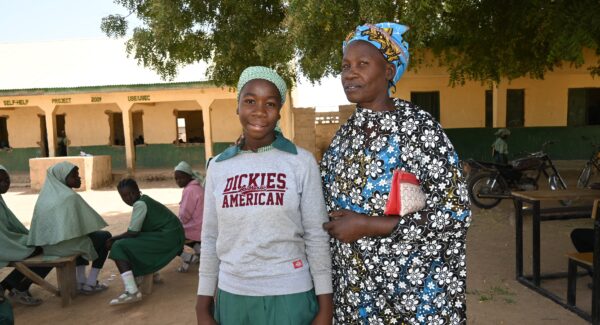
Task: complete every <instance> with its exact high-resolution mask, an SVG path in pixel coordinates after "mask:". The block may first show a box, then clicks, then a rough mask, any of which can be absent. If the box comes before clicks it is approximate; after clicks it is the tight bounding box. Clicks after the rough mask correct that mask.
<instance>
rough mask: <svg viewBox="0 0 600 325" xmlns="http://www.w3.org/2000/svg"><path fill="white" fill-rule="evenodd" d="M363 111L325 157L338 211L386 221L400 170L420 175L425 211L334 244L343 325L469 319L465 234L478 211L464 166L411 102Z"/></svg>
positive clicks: (331, 199)
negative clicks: (383, 233) (384, 230)
mask: <svg viewBox="0 0 600 325" xmlns="http://www.w3.org/2000/svg"><path fill="white" fill-rule="evenodd" d="M395 105H396V109H395V110H394V111H386V112H376V111H372V110H369V109H365V108H360V107H358V108H357V109H356V111H355V112H354V114H353V115H352V116H351V117H350V119H349V120H348V122H347V123H346V124H344V125H343V126H342V127H341V128H340V129H339V131H338V132H337V134H336V135H335V137H334V138H333V141H332V143H331V145H330V146H329V149H328V150H327V151H326V152H325V154H324V156H323V160H322V161H321V175H322V178H323V186H324V191H325V199H326V203H327V208H328V210H329V211H330V212H331V211H335V210H339V209H348V210H352V211H355V212H358V213H363V214H366V215H370V216H382V215H384V213H383V211H384V209H385V204H386V202H387V199H388V193H389V192H390V183H391V179H392V174H393V171H394V170H395V169H398V168H399V169H402V170H404V171H407V172H410V173H413V174H415V175H416V176H417V178H418V179H419V181H420V183H421V187H422V189H423V191H424V192H425V194H426V196H427V206H426V207H425V209H423V210H421V211H419V212H417V213H413V214H409V215H406V216H404V217H402V218H401V219H400V222H399V223H398V225H397V226H396V228H395V229H394V230H393V231H392V233H391V234H390V236H388V237H374V238H371V237H364V238H362V239H360V240H358V241H356V242H354V243H351V244H344V243H342V242H340V241H338V240H335V239H332V252H333V272H334V273H333V276H334V291H335V292H334V303H335V309H334V316H335V319H336V321H337V324H464V323H466V305H465V304H466V300H465V286H466V276H467V270H466V259H465V238H466V234H467V228H468V227H469V223H470V219H471V212H470V210H469V199H468V192H467V187H466V184H465V182H464V178H463V175H462V170H461V164H460V162H459V160H458V156H457V154H456V152H455V151H454V148H453V146H452V144H451V143H450V141H449V140H448V138H447V136H446V134H445V133H444V131H443V130H442V128H441V126H440V125H439V124H438V123H437V122H436V121H434V120H433V119H432V118H431V116H430V115H429V114H428V113H426V112H424V111H422V110H419V109H418V108H417V107H415V106H414V105H412V104H411V103H409V102H406V101H403V100H399V99H395Z"/></svg>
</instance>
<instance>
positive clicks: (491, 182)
mask: <svg viewBox="0 0 600 325" xmlns="http://www.w3.org/2000/svg"><path fill="white" fill-rule="evenodd" d="M507 190H508V185H507V184H506V182H505V181H504V179H502V178H501V177H499V176H498V175H492V174H479V175H475V176H474V177H473V178H471V180H470V181H469V197H470V198H471V202H472V203H473V204H475V205H476V206H478V207H480V208H482V209H491V208H493V207H495V206H497V205H498V204H499V203H500V201H502V198H482V197H479V195H480V194H483V195H493V194H498V195H504V194H506V191H507Z"/></svg>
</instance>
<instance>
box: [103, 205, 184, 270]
mask: <svg viewBox="0 0 600 325" xmlns="http://www.w3.org/2000/svg"><path fill="white" fill-rule="evenodd" d="M129 230H130V231H135V232H139V233H138V235H137V236H136V237H132V238H124V239H120V240H117V241H116V242H114V244H113V245H112V248H111V250H110V255H109V258H111V259H113V260H123V261H128V262H129V263H130V264H131V269H132V271H133V275H135V276H141V275H146V274H151V273H154V272H156V271H158V270H160V269H161V268H163V267H164V266H165V265H167V264H169V262H170V261H171V260H172V259H173V258H175V257H176V256H178V255H179V254H180V253H181V251H182V249H183V244H184V242H185V235H184V232H183V226H182V225H181V222H180V221H179V219H178V218H177V216H176V215H175V214H174V213H173V212H171V210H169V209H168V208H167V207H166V206H164V205H162V204H161V203H159V202H157V201H155V200H153V199H152V198H150V197H149V196H147V195H142V197H141V198H140V199H139V200H138V201H136V202H135V203H134V205H133V213H132V220H131V223H130V226H129Z"/></svg>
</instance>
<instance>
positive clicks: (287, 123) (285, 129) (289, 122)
mask: <svg viewBox="0 0 600 325" xmlns="http://www.w3.org/2000/svg"><path fill="white" fill-rule="evenodd" d="M292 107H293V99H292V93H291V92H289V91H288V93H287V100H286V101H285V103H284V104H283V107H282V108H281V118H280V120H279V126H280V127H281V132H282V133H283V135H284V136H285V137H286V138H288V139H294V112H293V110H292Z"/></svg>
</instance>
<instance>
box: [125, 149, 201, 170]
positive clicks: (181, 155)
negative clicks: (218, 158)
mask: <svg viewBox="0 0 600 325" xmlns="http://www.w3.org/2000/svg"><path fill="white" fill-rule="evenodd" d="M135 153H136V168H174V167H175V166H176V165H177V164H178V163H179V162H180V161H182V160H185V161H187V162H188V163H190V164H191V165H192V166H194V167H196V166H204V164H205V158H204V144H202V143H198V144H196V143H193V144H182V145H178V146H176V145H174V144H147V145H141V146H136V148H135ZM196 168H197V167H196Z"/></svg>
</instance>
